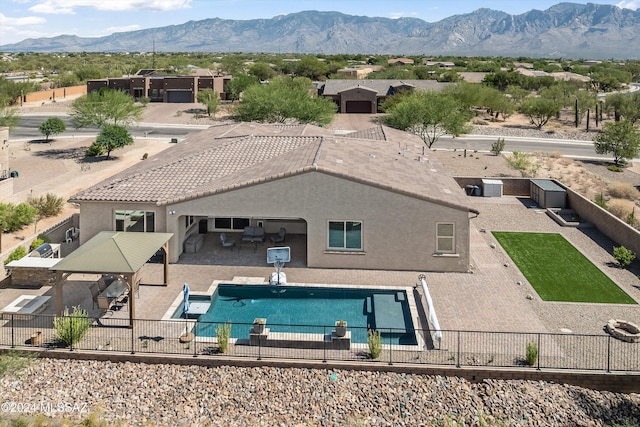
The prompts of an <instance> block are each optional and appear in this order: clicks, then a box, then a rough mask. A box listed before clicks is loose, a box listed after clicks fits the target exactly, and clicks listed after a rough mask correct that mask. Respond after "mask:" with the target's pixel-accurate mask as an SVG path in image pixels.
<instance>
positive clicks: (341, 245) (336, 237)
mask: <svg viewBox="0 0 640 427" xmlns="http://www.w3.org/2000/svg"><path fill="white" fill-rule="evenodd" d="M328 237H329V249H346V250H362V222H360V221H329V236H328Z"/></svg>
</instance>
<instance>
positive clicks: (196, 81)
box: [87, 70, 231, 103]
mask: <svg viewBox="0 0 640 427" xmlns="http://www.w3.org/2000/svg"><path fill="white" fill-rule="evenodd" d="M201 74H202V73H200V74H198V73H194V74H193V75H189V76H168V75H158V74H157V73H156V72H155V70H139V71H138V72H137V73H136V75H134V76H130V77H120V78H106V79H99V80H89V81H87V93H91V92H94V91H97V90H100V89H103V88H108V89H111V90H122V91H125V92H127V93H128V94H129V95H131V96H132V97H134V98H136V99H138V98H149V99H150V100H151V102H169V103H193V102H197V99H198V92H199V91H202V90H205V89H211V90H213V91H214V92H217V93H219V94H220V99H226V86H227V84H228V83H229V82H230V81H231V76H217V75H213V74H212V73H209V74H208V75H206V74H205V75H201Z"/></svg>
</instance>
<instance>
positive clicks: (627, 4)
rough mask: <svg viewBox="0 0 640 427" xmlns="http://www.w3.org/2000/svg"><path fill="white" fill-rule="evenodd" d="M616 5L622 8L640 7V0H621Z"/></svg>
mask: <svg viewBox="0 0 640 427" xmlns="http://www.w3.org/2000/svg"><path fill="white" fill-rule="evenodd" d="M616 6H618V7H619V8H622V9H633V10H636V9H638V8H639V7H640V0H622V1H620V2H618V3H617V4H616Z"/></svg>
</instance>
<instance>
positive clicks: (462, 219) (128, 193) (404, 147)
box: [70, 123, 477, 272]
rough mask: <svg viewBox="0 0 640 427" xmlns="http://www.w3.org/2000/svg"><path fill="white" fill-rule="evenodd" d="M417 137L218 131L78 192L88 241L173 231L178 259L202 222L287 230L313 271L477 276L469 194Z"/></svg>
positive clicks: (306, 130) (217, 228) (236, 127)
mask: <svg viewBox="0 0 640 427" xmlns="http://www.w3.org/2000/svg"><path fill="white" fill-rule="evenodd" d="M423 146H424V143H423V142H422V140H421V139H420V138H418V137H416V136H415V135H411V134H407V133H405V132H401V131H398V130H395V129H391V128H387V127H382V126H378V127H374V128H371V129H367V130H365V131H359V132H352V133H350V134H348V135H335V134H334V132H333V131H330V130H327V129H323V128H319V127H315V126H311V125H299V126H285V125H261V124H253V123H240V124H229V125H223V126H217V127H212V128H210V129H208V130H205V131H203V132H200V133H198V134H195V135H192V136H189V137H188V138H187V139H186V140H185V141H184V142H180V143H179V144H176V145H175V146H172V147H171V148H168V149H166V150H164V151H163V152H161V153H159V154H157V155H156V156H153V157H151V158H149V159H147V160H144V161H141V162H139V163H138V164H136V165H135V166H133V167H131V168H129V169H128V170H126V171H124V172H121V173H119V174H117V175H115V176H113V177H111V178H109V179H107V180H105V181H103V182H101V183H99V184H97V185H95V186H93V187H91V188H89V189H87V190H85V191H82V192H81V193H79V194H76V195H75V196H73V197H72V198H71V199H70V201H71V202H74V203H78V204H79V205H80V224H81V233H80V236H81V243H83V242H86V241H87V240H88V239H90V238H91V237H93V236H94V235H96V234H97V233H99V232H101V231H128V230H131V231H146V232H168V233H173V235H174V236H173V238H172V239H171V241H170V242H169V254H170V259H169V260H170V262H176V261H177V260H178V258H179V256H180V254H181V253H182V251H183V246H184V242H185V240H186V239H187V238H188V237H189V236H191V235H192V234H196V233H199V232H200V231H201V230H200V226H201V224H206V225H207V231H208V232H212V233H217V232H226V233H229V234H231V233H240V232H242V231H243V229H244V227H245V226H263V227H264V230H265V232H266V233H267V234H269V233H277V232H278V230H279V229H280V227H284V228H286V230H287V235H289V234H293V235H298V236H300V238H303V239H305V241H306V265H307V266H308V267H318V268H353V269H383V270H415V271H455V272H466V271H468V270H469V262H470V255H469V222H470V212H472V213H475V214H477V211H475V210H473V209H470V208H469V206H468V205H467V201H466V198H465V193H464V191H463V190H462V189H461V188H460V187H459V185H457V183H456V182H455V181H454V180H453V178H451V177H449V176H448V175H447V172H446V171H445V169H444V168H443V167H442V165H441V164H440V163H439V162H438V161H437V160H436V159H435V158H433V157H431V156H430V154H426V155H425V154H422V152H423Z"/></svg>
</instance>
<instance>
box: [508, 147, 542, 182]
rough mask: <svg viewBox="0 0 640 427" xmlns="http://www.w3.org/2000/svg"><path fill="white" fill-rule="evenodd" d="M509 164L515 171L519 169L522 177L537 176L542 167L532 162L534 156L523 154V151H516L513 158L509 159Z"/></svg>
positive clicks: (512, 155)
mask: <svg viewBox="0 0 640 427" xmlns="http://www.w3.org/2000/svg"><path fill="white" fill-rule="evenodd" d="M507 163H508V164H509V166H511V167H512V168H514V169H517V170H519V171H520V173H522V176H525V177H526V176H528V177H532V176H536V173H537V172H538V169H540V165H539V164H537V163H535V162H534V161H533V160H532V156H531V154H529V153H523V152H521V151H514V152H513V153H511V156H508V157H507Z"/></svg>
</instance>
